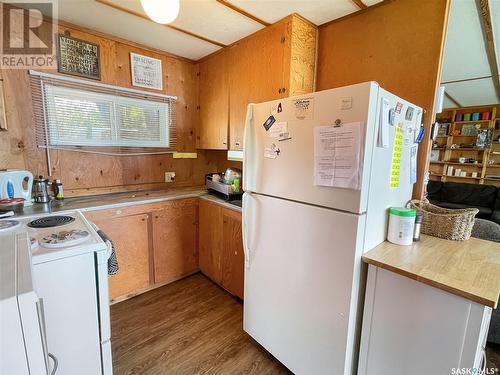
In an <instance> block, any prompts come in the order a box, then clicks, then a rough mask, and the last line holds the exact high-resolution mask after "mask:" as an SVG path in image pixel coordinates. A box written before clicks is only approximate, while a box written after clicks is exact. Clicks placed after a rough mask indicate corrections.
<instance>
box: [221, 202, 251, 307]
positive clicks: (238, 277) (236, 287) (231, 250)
mask: <svg viewBox="0 0 500 375" xmlns="http://www.w3.org/2000/svg"><path fill="white" fill-rule="evenodd" d="M222 238H223V240H222V280H221V284H222V286H223V287H224V288H225V289H226V290H227V291H229V292H230V293H231V294H234V295H235V296H238V297H240V298H241V299H243V272H244V268H245V256H244V254H243V237H242V233H241V212H238V211H234V210H230V209H227V208H223V209H222Z"/></svg>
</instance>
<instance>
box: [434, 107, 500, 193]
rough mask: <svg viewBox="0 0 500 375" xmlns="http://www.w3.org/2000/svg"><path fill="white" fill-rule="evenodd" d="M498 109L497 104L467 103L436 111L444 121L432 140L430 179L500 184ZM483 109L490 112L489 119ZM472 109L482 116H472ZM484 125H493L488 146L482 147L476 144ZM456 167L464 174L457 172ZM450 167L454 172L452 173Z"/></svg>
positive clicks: (499, 126)
mask: <svg viewBox="0 0 500 375" xmlns="http://www.w3.org/2000/svg"><path fill="white" fill-rule="evenodd" d="M498 109H500V107H499V106H497V105H489V106H488V105H487V106H478V107H464V108H454V109H445V110H443V112H442V113H440V114H438V115H437V119H436V121H437V123H439V124H441V125H440V126H441V129H440V130H439V134H438V135H437V136H436V137H435V138H434V139H433V141H432V142H433V144H432V151H431V162H430V166H429V171H430V179H431V180H437V181H443V182H446V181H453V182H465V183H471V184H487V185H495V186H500V114H499V113H498ZM484 112H488V113H489V118H488V119H482V114H483V113H484ZM473 113H479V119H477V120H472V119H470V117H472V114H473ZM476 116H477V115H476ZM463 117H465V118H466V119H465V120H464V119H463ZM445 124H447V126H446V127H445ZM483 129H491V130H490V131H491V132H492V134H491V140H492V142H491V145H490V146H489V147H485V148H480V147H477V146H476V140H477V132H480V131H484V130H483ZM460 160H461V161H460ZM450 168H451V169H452V171H451V169H450ZM457 169H459V170H460V172H465V175H463V174H464V173H461V174H460V175H456V171H457ZM450 171H451V173H452V175H449V172H450ZM496 177H498V178H496Z"/></svg>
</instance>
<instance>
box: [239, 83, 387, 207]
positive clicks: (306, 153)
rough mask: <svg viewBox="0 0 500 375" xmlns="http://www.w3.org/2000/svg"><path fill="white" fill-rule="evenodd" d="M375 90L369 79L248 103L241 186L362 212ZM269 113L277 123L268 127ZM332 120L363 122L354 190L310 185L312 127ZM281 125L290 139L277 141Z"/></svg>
mask: <svg viewBox="0 0 500 375" xmlns="http://www.w3.org/2000/svg"><path fill="white" fill-rule="evenodd" d="M378 89H379V86H378V85H377V84H376V83H375V82H368V83H363V84H357V85H352V86H348V87H343V88H338V89H332V90H325V91H320V92H315V93H311V94H309V95H301V96H297V97H292V98H286V99H282V100H276V101H272V102H267V103H260V104H254V105H250V106H249V108H248V114H247V122H246V127H245V147H244V163H243V168H244V173H243V176H244V190H245V191H250V192H254V193H260V194H265V195H270V196H274V197H282V198H286V199H290V200H294V201H298V202H304V203H311V204H315V205H319V206H324V207H330V208H335V209H339V210H344V211H349V212H355V213H362V212H364V211H366V195H367V194H366V193H367V189H366V187H367V186H368V182H369V172H370V165H371V151H372V147H373V141H372V140H373V138H374V134H375V130H376V129H375V118H376V111H377V96H378ZM271 114H272V115H273V117H274V118H275V119H276V122H275V123H274V124H273V125H272V126H271V127H270V128H268V130H266V129H265V126H264V125H265V123H266V120H267V119H268V118H269V116H270V115H271ZM336 120H340V122H341V123H343V124H348V123H352V122H360V123H361V137H359V138H361V139H359V142H360V164H361V166H362V168H361V170H360V174H359V178H358V180H359V181H360V185H359V189H358V190H355V189H347V188H338V187H325V186H316V185H315V183H314V164H315V158H314V155H315V150H314V129H315V128H316V127H319V126H327V125H334V124H335V121H336ZM280 129H282V130H286V131H287V132H288V133H289V134H288V137H289V138H290V139H287V140H280V137H279V130H280ZM273 150H274V151H273ZM338 171H340V169H339V170H338Z"/></svg>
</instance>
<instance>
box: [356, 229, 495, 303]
mask: <svg viewBox="0 0 500 375" xmlns="http://www.w3.org/2000/svg"><path fill="white" fill-rule="evenodd" d="M363 261H364V262H365V263H368V264H372V265H374V266H377V267H380V268H384V269H386V270H389V271H392V272H395V273H398V274H400V275H403V276H406V277H409V278H411V279H414V280H417V281H420V282H422V283H424V284H428V285H431V286H433V287H436V288H439V289H442V290H445V291H447V292H449V293H453V294H456V295H459V296H462V297H465V298H467V299H469V300H472V301H474V302H477V303H480V304H482V305H485V306H489V307H492V308H495V307H496V306H497V303H498V298H499V296H500V244H499V243H496V242H491V241H485V240H480V239H477V238H471V239H470V240H467V241H449V240H443V239H440V238H437V237H432V236H426V235H422V238H421V240H420V241H418V242H414V243H413V244H412V245H411V246H400V245H395V244H393V243H390V242H387V241H386V242H383V243H381V244H380V245H378V246H377V247H375V248H374V249H372V250H370V251H368V252H367V253H366V254H364V255H363Z"/></svg>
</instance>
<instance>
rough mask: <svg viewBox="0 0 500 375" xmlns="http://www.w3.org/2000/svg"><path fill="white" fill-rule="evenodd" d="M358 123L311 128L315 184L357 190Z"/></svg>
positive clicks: (359, 127)
mask: <svg viewBox="0 0 500 375" xmlns="http://www.w3.org/2000/svg"><path fill="white" fill-rule="evenodd" d="M361 144H362V133H361V123H360V122H351V123H346V124H341V125H338V126H335V125H329V126H318V127H315V128H314V184H315V185H317V186H329V187H340V188H347V189H355V190H358V189H359V188H360V186H359V183H360V176H361V167H360V159H361Z"/></svg>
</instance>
